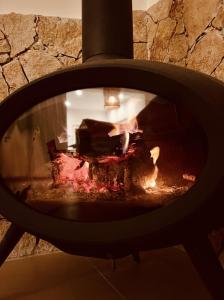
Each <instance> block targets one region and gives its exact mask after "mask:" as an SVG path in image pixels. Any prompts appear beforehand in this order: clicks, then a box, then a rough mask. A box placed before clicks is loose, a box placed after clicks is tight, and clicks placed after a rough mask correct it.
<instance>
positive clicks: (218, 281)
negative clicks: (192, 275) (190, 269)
mask: <svg viewBox="0 0 224 300" xmlns="http://www.w3.org/2000/svg"><path fill="white" fill-rule="evenodd" d="M183 244H184V247H185V249H186V251H187V253H188V255H189V256H190V258H191V261H192V263H193V265H194V267H195V268H196V270H197V271H198V273H199V275H200V277H201V279H202V281H203V282H204V284H205V286H206V287H207V289H208V291H209V292H210V295H211V296H212V297H213V299H214V300H223V299H224V270H223V268H222V265H221V264H220V262H219V260H218V257H217V256H216V254H215V251H214V250H213V248H212V245H211V243H210V241H209V240H208V237H207V236H206V235H198V236H197V237H193V238H192V239H189V240H188V241H185V242H184V243H183Z"/></svg>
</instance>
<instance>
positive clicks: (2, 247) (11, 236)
mask: <svg viewBox="0 0 224 300" xmlns="http://www.w3.org/2000/svg"><path fill="white" fill-rule="evenodd" d="M24 233H25V231H24V230H22V229H21V228H19V227H17V226H16V225H13V224H11V225H10V227H9V229H8V230H7V232H6V234H5V236H4V237H3V239H2V241H1V242H0V267H1V266H2V264H3V263H4V262H5V260H6V259H7V257H8V256H9V254H10V253H11V252H12V250H13V249H14V247H15V246H16V244H17V243H18V241H19V240H20V239H21V237H22V236H23V234H24Z"/></svg>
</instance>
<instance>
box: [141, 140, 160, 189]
mask: <svg viewBox="0 0 224 300" xmlns="http://www.w3.org/2000/svg"><path fill="white" fill-rule="evenodd" d="M150 154H151V158H152V160H153V165H154V170H153V173H152V175H151V176H150V177H149V178H147V180H146V181H145V183H144V186H143V188H144V189H148V188H155V187H156V179H157V177H158V173H159V168H158V167H157V165H156V162H157V160H158V158H159V154H160V148H159V147H158V146H157V147H154V148H152V149H151V150H150Z"/></svg>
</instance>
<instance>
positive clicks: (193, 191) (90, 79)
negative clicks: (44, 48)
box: [0, 0, 224, 299]
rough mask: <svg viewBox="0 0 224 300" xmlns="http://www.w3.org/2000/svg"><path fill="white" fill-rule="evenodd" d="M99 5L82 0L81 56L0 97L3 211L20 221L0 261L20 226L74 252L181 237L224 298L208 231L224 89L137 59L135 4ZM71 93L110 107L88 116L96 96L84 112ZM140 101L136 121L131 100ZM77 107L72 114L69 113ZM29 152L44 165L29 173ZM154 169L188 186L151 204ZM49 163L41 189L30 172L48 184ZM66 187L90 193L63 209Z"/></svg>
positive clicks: (125, 248)
mask: <svg viewBox="0 0 224 300" xmlns="http://www.w3.org/2000/svg"><path fill="white" fill-rule="evenodd" d="M92 5H93V4H91V2H90V1H83V56H84V61H86V62H85V63H84V64H82V65H80V66H76V67H72V68H69V69H66V70H62V71H58V72H55V73H53V74H50V75H48V76H46V77H43V78H41V79H38V80H36V81H34V82H32V83H30V84H29V85H27V86H25V87H24V88H21V89H20V90H18V91H17V92H15V93H14V94H12V95H10V96H9V97H8V98H7V99H6V100H5V101H3V103H2V104H1V106H0V116H1V120H2V123H1V126H0V138H1V171H0V172H1V187H0V195H1V204H0V212H1V213H2V214H3V215H4V216H6V217H7V218H8V219H9V220H10V221H12V223H13V224H12V225H11V227H10V228H9V230H8V232H7V233H6V235H5V237H4V239H3V241H2V242H1V244H0V262H1V263H3V262H4V260H5V259H6V258H7V256H8V254H9V253H10V251H11V250H12V249H13V247H14V246H15V244H16V243H17V242H18V240H19V239H20V238H21V236H22V235H23V233H24V232H25V231H27V232H30V233H32V234H34V235H36V236H38V237H40V238H43V239H45V240H47V241H49V242H51V243H52V244H54V245H56V246H57V247H58V248H60V249H62V250H63V251H66V252H68V253H72V254H78V255H87V256H96V257H105V258H116V257H122V256H124V255H128V254H131V253H134V254H136V252H138V251H141V250H147V249H152V248H156V247H166V246H171V245H175V244H179V243H182V244H183V245H184V246H185V248H186V250H187V251H188V253H189V255H190V257H191V259H192V261H193V263H194V265H195V266H196V268H197V270H198V271H199V273H200V274H201V277H202V279H203V280H204V282H205V284H206V286H207V287H208V289H209V290H210V292H211V294H212V296H213V298H214V299H223V297H224V289H223V286H222V284H223V282H224V278H223V270H222V267H221V265H220V264H219V262H218V259H217V258H216V256H215V254H214V252H213V249H212V247H211V245H210V243H209V242H208V237H207V236H208V233H209V232H210V231H211V230H212V229H214V228H216V227H219V226H222V225H223V221H222V209H223V206H224V205H223V201H222V198H221V196H222V185H223V168H224V158H223V152H224V143H223V141H222V133H223V129H224V122H223V119H224V118H223V117H224V113H223V111H224V110H223V108H224V106H223V99H222V98H223V96H224V86H223V84H222V83H221V82H219V81H217V80H215V79H214V78H211V77H209V76H206V75H203V74H201V73H198V72H195V71H191V70H185V69H183V68H180V67H177V66H173V65H168V64H162V63H157V62H148V61H147V62H146V61H135V60H133V59H132V55H133V50H132V46H131V45H132V38H131V37H132V26H131V19H132V18H131V1H128V0H127V1H124V0H123V1H122V2H121V1H109V0H108V1H105V0H97V1H94V9H93V7H92ZM117 8H118V11H119V15H118V16H116V22H114V19H113V18H112V17H111V16H113V15H114V14H113V11H115V10H116V12H117ZM124 16H125V20H127V22H126V23H123V20H124ZM93 24H94V25H95V26H93ZM126 26H127V27H126ZM115 37H116V39H115ZM114 41H116V42H117V44H116V46H115V42H114ZM74 91H76V94H77V91H79V94H80V95H82V97H83V98H80V99H82V100H81V101H80V100H79V102H80V103H81V104H80V105H82V104H83V103H84V102H85V101H87V100H85V99H86V98H85V97H84V96H85V95H86V93H90V95H91V96H90V99H93V97H92V94H91V93H95V92H96V91H97V93H98V94H97V95H98V96H97V97H98V98H97V99H98V100H99V101H101V102H102V101H103V102H102V105H101V110H103V113H102V114H101V115H99V111H97V113H98V117H97V116H96V115H94V117H93V115H91V114H90V115H91V116H92V117H91V118H90V117H89V114H88V113H87V110H88V109H87V108H90V107H91V105H92V106H95V105H96V104H95V102H94V104H93V100H90V101H89V102H88V101H87V102H86V105H87V108H86V106H85V109H84V110H82V111H81V112H80V110H81V106H79V105H78V100H77V98H75V99H74V101H73V100H70V98H66V95H67V94H69V95H70V97H72V96H71V95H74V93H75V92H74ZM108 91H109V97H108ZM119 91H122V92H123V94H125V95H126V96H127V95H128V96H127V99H126V100H125V101H126V102H122V97H120V99H117V98H116V97H117V96H118V94H119ZM99 93H100V95H101V96H100V97H101V98H100V97H99ZM83 95H84V96H83ZM76 96H77V97H78V95H76ZM100 99H101V100H100ZM102 99H103V100H102ZM91 101H92V102H91ZM124 103H125V105H124ZM133 103H134V104H133ZM136 103H138V104H139V103H140V104H139V106H137V108H136V110H135V112H134V115H133V116H132V117H134V119H133V118H130V115H129V114H128V115H127V111H128V109H127V108H128V105H131V107H132V108H133V105H135V104H136ZM73 104H74V105H75V108H74V110H76V113H75V114H74V115H68V114H69V107H71V105H73ZM108 106H109V107H108ZM110 106H111V107H112V108H111V107H110ZM161 107H162V108H161ZM52 108H53V110H52ZM120 108H123V115H122V116H121V117H120V119H119V118H118V115H117V114H118V112H119V109H120ZM108 109H109V113H108V114H105V111H107V112H108ZM111 109H112V110H111ZM71 110H72V108H71ZM77 110H79V113H80V116H81V117H80V116H79V120H81V121H79V122H76V124H75V126H73V125H74V124H73V123H71V125H72V126H71V128H72V129H71V131H70V133H68V131H67V129H68V120H71V119H72V120H73V118H74V119H75V118H76V117H77ZM90 110H91V109H90ZM83 111H84V115H83V114H82V113H83ZM92 111H96V110H94V109H93V110H92ZM153 111H154V114H153ZM111 112H113V114H114V113H115V119H114V116H113V114H112V117H111ZM155 112H156V113H155ZM155 116H157V117H155ZM158 116H160V121H158V119H157V118H158ZM161 116H162V117H161ZM77 118H78V117H77ZM179 118H182V119H181V121H180V120H179ZM183 120H185V121H183ZM58 121H60V122H58ZM136 122H137V123H138V126H136ZM155 124H156V125H157V126H155ZM177 124H178V126H177ZM180 124H181V125H180ZM153 126H154V127H153ZM64 128H66V130H65V129H64ZM164 128H165V129H167V130H165V131H164ZM62 129H63V130H62ZM153 129H154V130H153ZM171 129H172V130H171ZM174 129H175V130H174ZM47 131H48V132H47ZM18 137H19V138H18ZM9 141H10V142H11V146H9V147H8V148H7V145H8V144H9V145H10V142H9ZM21 141H22V150H21V151H22V152H23V153H25V154H24V159H23V161H22V163H23V164H26V163H27V167H26V168H25V170H26V171H25V173H23V172H22V169H18V170H17V171H16V170H15V165H14V164H13V163H11V160H13V159H14V160H20V159H21V157H15V156H16V155H17V153H19V147H20V148H21ZM40 145H41V147H40ZM167 145H169V146H170V145H171V146H170V147H171V148H169V147H167ZM179 146H180V148H181V149H182V150H181V151H183V152H184V154H182V155H180V152H178V151H177V148H178V147H179ZM10 147H11V148H10ZM38 147H39V148H38ZM166 148H167V149H166ZM12 149H13V150H12ZM170 149H174V150H175V149H176V152H175V151H174V155H173V156H174V157H175V159H174V160H173V161H171V162H170V161H169V159H167V157H166V154H167V153H168V151H170V152H171V150H170ZM9 150H10V151H9ZM12 151H13V153H14V154H12ZM22 152H21V153H22ZM160 152H161V158H162V155H164V156H163V157H164V158H163V160H164V161H165V163H162V161H161V162H159V154H160ZM162 152H163V153H165V154H163V153H162ZM4 153H5V154H6V156H4V155H3V154H4ZM192 153H194V155H193V154H192ZM13 155H14V157H13ZM41 155H42V156H43V157H42V160H43V161H44V162H46V164H42V163H41V160H40V157H41ZM3 157H5V158H4V159H3ZM30 157H35V158H36V164H37V166H38V164H39V166H40V167H41V166H42V165H44V168H45V169H44V170H43V169H41V168H36V169H35V172H36V173H35V172H34V173H35V174H34V173H33V172H31V171H30V170H31V167H30V166H31V164H32V163H33V162H32V159H31V160H30V159H29V160H28V162H26V158H30ZM168 157H169V156H168ZM46 158H47V161H46ZM183 159H184V160H185V163H183ZM21 160H22V159H21ZM178 160H179V161H178ZM166 162H167V165H169V167H167V166H166V167H165V165H166ZM10 163H11V164H10ZM178 163H179V164H181V166H182V167H179V168H177V166H178ZM157 164H158V165H157ZM9 166H11V167H9ZM40 169H41V171H40ZM159 169H161V170H164V171H161V172H164V173H163V174H164V176H163V179H164V178H168V179H167V183H166V187H169V188H171V187H172V188H174V184H173V181H172V180H171V179H170V178H173V177H172V176H170V177H169V176H168V175H169V174H171V173H172V174H174V178H175V181H176V182H178V180H179V182H178V187H180V186H181V187H183V186H182V185H183V182H187V183H186V184H185V185H184V189H182V190H181V192H180V193H179V194H178V193H177V194H176V193H175V197H171V199H170V197H168V200H167V198H166V200H167V201H168V202H167V203H169V205H163V204H162V205H161V201H160V202H159V205H158V201H157V202H156V206H152V205H150V206H149V205H145V203H146V204H148V201H149V200H151V199H154V198H153V197H152V194H153V191H155V188H156V186H155V185H156V179H157V178H156V177H157V176H158V172H159ZM185 169H186V172H184V170H185ZM38 172H39V173H38ZM46 172H48V173H47V174H48V176H47V178H48V179H49V177H50V182H49V181H47V183H46V182H45V184H44V190H43V187H41V188H42V190H41V188H40V185H38V184H37V185H35V184H34V181H35V180H36V179H37V178H38V180H39V182H43V181H44V180H45V179H46ZM24 174H25V176H24ZM43 174H44V175H43ZM49 174H50V175H49ZM77 174H78V175H77ZM139 174H140V175H141V176H139ZM167 174H168V175H167ZM75 176H76V177H75ZM77 176H78V179H77ZM175 176H176V177H175ZM13 180H14V181H13ZM24 181H25V185H24ZM181 184H182V185H181ZM42 185H43V184H42ZM158 186H159V183H158ZM157 188H158V187H157ZM38 189H40V191H41V192H39V194H38ZM60 189H61V190H60ZM46 190H47V191H48V192H49V191H53V192H54V193H53V194H54V195H56V197H55V198H54V199H53V198H52V197H53V196H52V195H53V194H51V193H50V196H49V194H48V196H49V197H50V198H48V200H52V202H51V203H50V205H49V201H48V202H47V201H46V202H44V201H38V200H43V199H41V197H42V198H44V200H46V199H47V196H46V194H44V192H43V191H46ZM83 190H84V191H83ZM96 190H97V192H96ZM174 190H175V188H174ZM58 191H60V193H59V192H58ZM169 191H170V190H169ZM178 191H179V190H178ZM147 192H148V193H147ZM150 193H151V194H150ZM172 193H173V190H172V189H171V194H172ZM168 194H169V193H168ZM66 195H69V197H70V198H69V197H68V198H69V199H70V200H71V197H72V200H74V198H75V199H79V200H82V199H83V198H84V201H78V202H75V203H71V202H70V203H69V202H66V205H62V206H61V205H59V206H58V203H57V201H59V202H60V200H61V199H62V198H63V199H64V197H65V196H66ZM108 195H109V196H108ZM43 196H44V197H43ZM172 196H173V195H172ZM108 197H109V198H108ZM87 198H88V200H89V201H87V200H86V199H87ZM105 198H106V199H105ZM139 198H140V199H141V201H140V202H139ZM130 199H131V200H132V201H130ZM136 199H137V200H136ZM156 199H157V200H158V197H157V198H156ZM32 200H35V201H32ZM93 200H94V201H93ZM174 200H175V201H174ZM40 202H41V203H40ZM55 202H56V205H55ZM43 203H44V204H43ZM46 203H47V205H46ZM52 203H53V206H52ZM150 203H151V202H150ZM165 203H166V202H165ZM52 207H53V209H52Z"/></svg>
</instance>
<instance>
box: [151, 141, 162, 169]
mask: <svg viewBox="0 0 224 300" xmlns="http://www.w3.org/2000/svg"><path fill="white" fill-rule="evenodd" d="M150 154H151V158H152V160H153V164H154V166H155V165H156V162H157V160H158V158H159V154H160V148H159V147H158V146H157V147H154V148H152V149H151V150H150Z"/></svg>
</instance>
